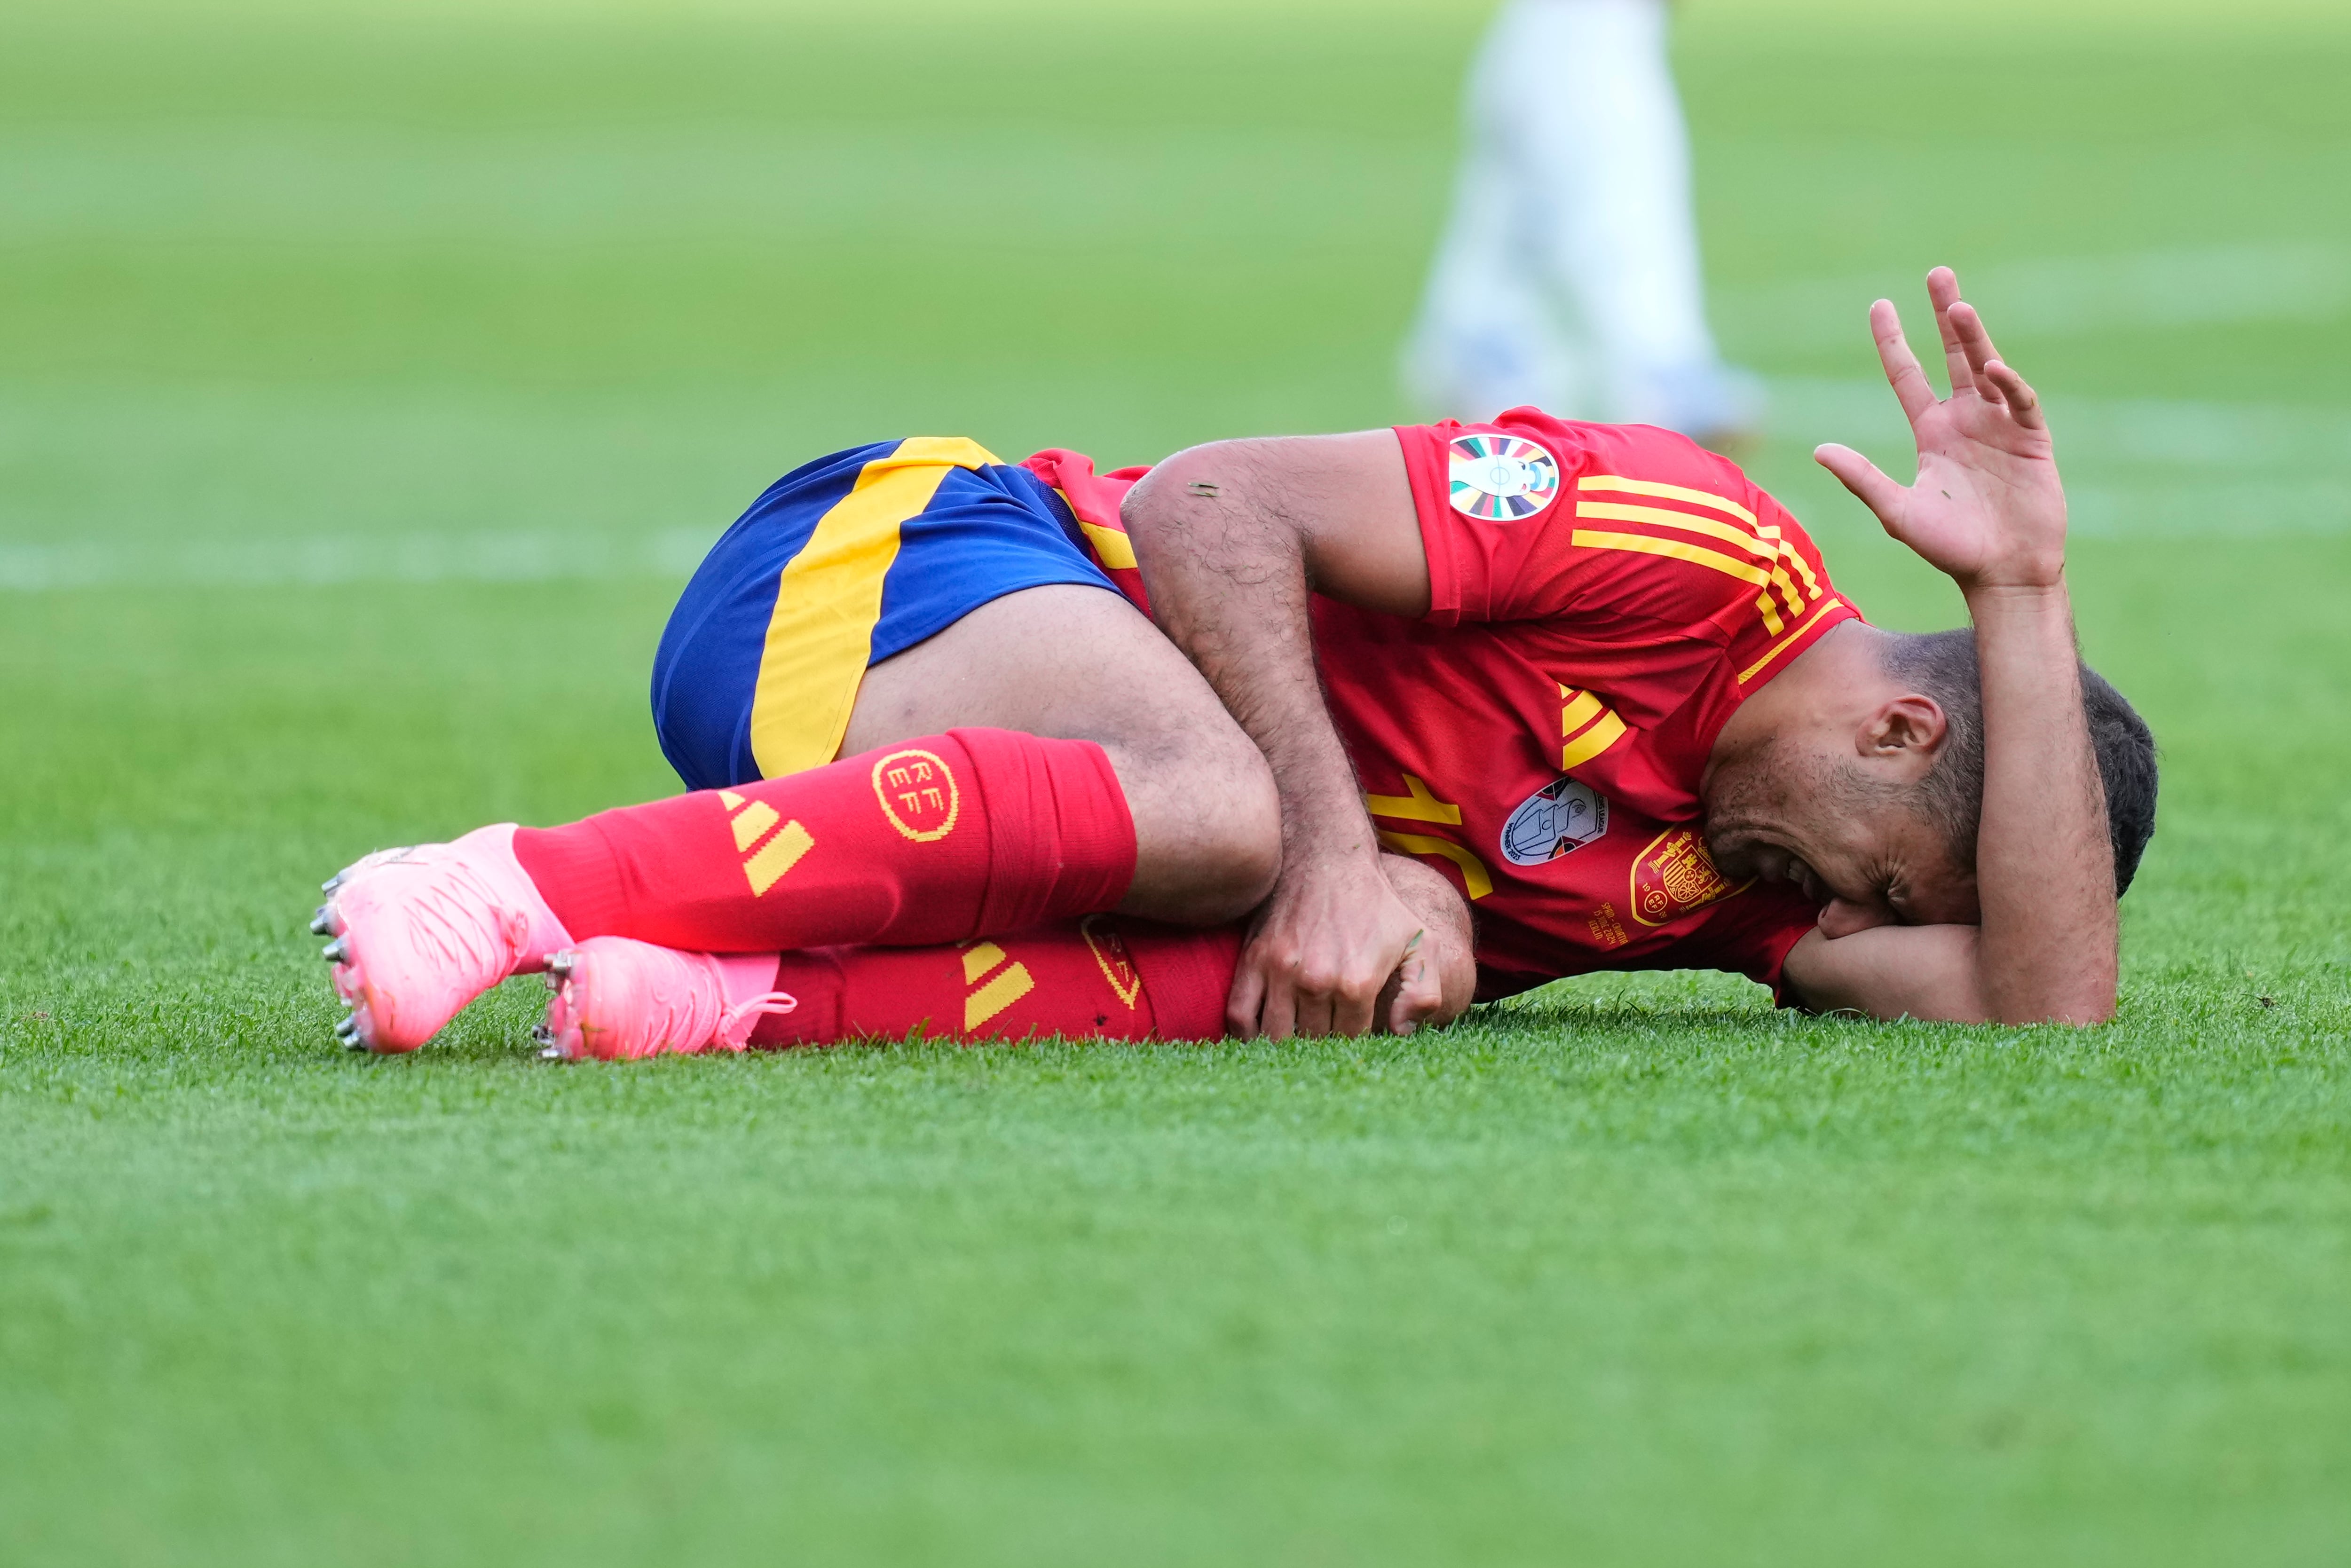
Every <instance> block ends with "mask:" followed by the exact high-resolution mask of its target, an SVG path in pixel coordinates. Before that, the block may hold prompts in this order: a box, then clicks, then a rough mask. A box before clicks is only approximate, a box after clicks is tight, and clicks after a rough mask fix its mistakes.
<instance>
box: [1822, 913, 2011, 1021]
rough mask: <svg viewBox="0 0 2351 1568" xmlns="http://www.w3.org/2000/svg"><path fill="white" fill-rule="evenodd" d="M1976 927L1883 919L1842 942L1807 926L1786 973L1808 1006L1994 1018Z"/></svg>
mask: <svg viewBox="0 0 2351 1568" xmlns="http://www.w3.org/2000/svg"><path fill="white" fill-rule="evenodd" d="M1978 936H1979V933H1978V930H1977V928H1976V927H1975V926H1972V925H1875V926H1872V927H1870V928H1869V929H1868V930H1866V931H1856V932H1855V933H1854V934H1853V935H1852V936H1839V937H1837V938H1835V939H1834V940H1831V939H1830V938H1829V937H1826V936H1822V935H1821V934H1820V933H1819V932H1818V931H1812V932H1807V933H1806V934H1805V935H1804V936H1803V937H1802V939H1801V940H1800V941H1798V942H1797V944H1796V945H1795V946H1794V947H1792V948H1791V949H1789V952H1788V962H1787V967H1786V968H1785V969H1784V970H1782V976H1783V977H1784V978H1785V980H1786V982H1787V984H1788V986H1789V987H1790V988H1792V990H1793V991H1794V992H1795V994H1796V996H1797V998H1798V999H1800V1000H1801V1001H1802V1002H1803V1004H1804V1005H1805V1006H1806V1007H1809V1008H1812V1009H1814V1010H1815V1011H1819V1012H1858V1013H1866V1014H1868V1015H1869V1016H1870V1017H1872V1018H1880V1019H1898V1018H1913V1019H1922V1020H1925V1021H1927V1022H1930V1023H1989V1022H1991V1021H1992V1018H1991V1009H1990V1008H1989V1007H1987V1006H1986V1003H1985V998H1984V995H1983V988H1982V986H1981V984H1980V981H1979V980H1978V978H1977V970H1976V941H1977V937H1978Z"/></svg>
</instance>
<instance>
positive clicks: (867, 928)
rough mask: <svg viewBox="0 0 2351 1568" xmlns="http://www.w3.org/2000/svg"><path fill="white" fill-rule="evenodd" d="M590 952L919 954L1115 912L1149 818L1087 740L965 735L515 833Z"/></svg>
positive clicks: (552, 903)
mask: <svg viewBox="0 0 2351 1568" xmlns="http://www.w3.org/2000/svg"><path fill="white" fill-rule="evenodd" d="M514 848H515V856H516V858H517V859H518V860H519V861H521V862H522V866H523V870H524V871H526V872H528V873H529V875H530V879H531V881H532V882H534V883H537V884H538V891H539V893H540V894H541V895H542V896H544V897H545V898H546V900H547V903H548V905H549V908H551V909H553V910H554V912H555V915H556V918H557V919H559V920H560V921H561V922H562V923H563V926H564V929H565V930H567V931H569V933H570V934H571V936H572V937H573V938H574V939H575V940H582V941H584V940H585V939H587V938H588V937H590V936H633V937H635V938H637V939H638V940H639V941H642V942H657V943H660V944H661V945H662V946H666V947H682V948H685V949H688V950H689V951H695V952H703V953H763V952H774V951H777V950H778V949H779V948H795V947H817V946H830V945H832V944H836V943H871V942H878V943H888V944H891V945H893V946H898V945H907V946H911V945H919V944H930V943H939V942H958V941H962V940H964V939H966V938H967V937H972V936H979V935H982V934H984V933H987V932H997V931H1018V930H1019V929H1021V928H1022V927H1024V926H1029V925H1038V924H1040V923H1042V922H1046V921H1053V920H1061V919H1066V918H1067V917H1069V916H1071V915H1085V914H1092V913H1093V912H1095V911H1099V910H1106V909H1109V908H1111V907H1113V905H1115V904H1117V903H1118V901H1119V900H1120V899H1121V898H1123V896H1125V894H1126V890H1127V886H1128V884H1129V883H1132V882H1133V881H1134V818H1133V817H1132V816H1130V815H1129V814H1128V811H1127V809H1126V796H1125V794H1124V793H1123V791H1122V790H1121V789H1119V785H1118V777H1117V775H1116V774H1114V773H1113V772H1112V771H1111V766H1110V758H1107V757H1105V756H1104V755H1103V754H1102V747H1099V746H1096V745H1094V744H1093V743H1092V742H1091V741H1083V740H1046V739H1043V738H1040V737H1037V736H1033V735H1021V734H1018V733H1016V732H1014V731H1011V730H1004V729H956V730H949V731H948V732H947V733H946V734H945V735H934V736H926V737H923V738H922V739H919V740H914V741H909V742H908V743H906V744H905V745H904V746H894V747H889V748H887V749H886V750H882V751H873V752H868V753H867V754H866V755H864V756H862V757H851V758H842V759H841V761H839V762H835V763H832V764H830V765H829V766H827V767H823V768H810V770H808V771H807V772H805V773H795V774H791V775H789V776H788V777H786V778H782V779H765V780H762V781H760V782H758V783H756V784H746V785H744V786H742V787H741V788H740V789H705V790H697V791H696V792H695V793H694V794H691V795H681V796H677V797H675V798H674V799H672V800H656V801H653V803H652V804H650V805H644V806H629V807H624V808H622V810H617V811H605V812H602V813H601V814H599V815H597V816H593V817H590V818H588V819H587V820H586V821H580V822H574V823H572V824H571V825H569V827H562V828H545V829H530V828H525V829H523V830H521V831H517V833H516V834H515V837H514Z"/></svg>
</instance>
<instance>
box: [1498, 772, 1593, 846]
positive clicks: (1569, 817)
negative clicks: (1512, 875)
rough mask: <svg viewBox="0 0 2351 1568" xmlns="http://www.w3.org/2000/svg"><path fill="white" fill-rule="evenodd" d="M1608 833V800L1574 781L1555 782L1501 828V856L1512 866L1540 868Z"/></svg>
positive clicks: (1541, 791) (1589, 787)
mask: <svg viewBox="0 0 2351 1568" xmlns="http://www.w3.org/2000/svg"><path fill="white" fill-rule="evenodd" d="M1606 831H1608V797H1606V796H1605V795H1603V794H1601V793H1599V792H1598V791H1597V790H1595V789H1593V788H1592V786H1590V785H1589V784H1579V783H1577V782H1576V781H1575V780H1574V779H1555V780H1553V781H1552V783H1549V784H1546V785H1544V786H1543V787H1542V788H1541V789H1538V790H1536V791H1535V792H1534V793H1533V794H1531V795H1530V796H1528V797H1527V798H1526V800H1525V802H1524V803H1523V804H1522V805H1520V807H1519V809H1518V810H1515V811H1513V812H1511V813H1510V821H1507V822H1505V823H1503V824H1502V855H1503V858H1505V859H1506V860H1508V861H1509V862H1510V863H1511V864H1512V865H1541V864H1542V863H1543V862H1545V861H1555V860H1557V859H1559V857H1560V856H1562V855H1563V854H1570V853H1573V852H1574V851H1577V850H1580V849H1582V848H1583V846H1584V845H1586V844H1588V843H1590V842H1591V841H1593V840H1594V839H1596V838H1598V837H1600V836H1601V835H1602V834H1603V833H1605V832H1606Z"/></svg>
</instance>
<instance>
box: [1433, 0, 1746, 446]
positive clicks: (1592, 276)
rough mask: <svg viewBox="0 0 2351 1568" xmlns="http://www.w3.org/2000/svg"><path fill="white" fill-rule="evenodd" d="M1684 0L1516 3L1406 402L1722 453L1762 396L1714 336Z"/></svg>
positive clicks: (1470, 121)
mask: <svg viewBox="0 0 2351 1568" xmlns="http://www.w3.org/2000/svg"><path fill="white" fill-rule="evenodd" d="M1666 26H1667V6H1666V3H1665V0H1510V3H1509V4H1507V5H1504V6H1503V8H1502V11H1501V14H1500V15H1499V16H1497V17H1496V18H1495V20H1494V23H1493V26H1492V27H1491V28H1490V29H1489V31H1488V33H1487V35H1486V39H1485V43H1484V45H1483V47H1481V48H1480V49H1479V54H1478V57H1477V60H1476V62H1475V63H1474V64H1473V65H1472V67H1471V68H1470V72H1469V81H1468V91H1467V95H1466V99H1465V102H1464V105H1463V130H1464V135H1465V138H1466V141H1467V148H1466V150H1465V152H1464V153H1463V156H1462V161H1461V167H1460V171H1459V173H1458V176H1457V182H1456V184H1455V188H1454V193H1453V212H1452V215H1451V218H1450V219H1449V221H1448V223H1447V227H1446V231H1445V235H1444V237H1443V239H1442V240H1441V241H1440V243H1439V244H1438V246H1437V262H1436V266H1435V267H1434V269H1433V270H1432V271H1431V273H1430V276H1429V280H1428V287H1427V290H1426V295H1425V297H1424V298H1423V300H1422V303H1421V309H1420V319H1419V321H1418V323H1417V324H1416V326H1415V327H1414V329H1413V332H1412V335H1411V338H1410V340H1408V341H1407V343H1406V345H1405V353H1404V380H1405V392H1406V393H1407V395H1409V396H1410V397H1411V398H1412V399H1413V400H1414V401H1415V402H1416V403H1418V404H1419V405H1420V406H1421V407H1422V408H1423V409H1424V410H1425V411H1426V412H1428V413H1434V414H1437V415H1440V416H1446V417H1451V418H1457V419H1464V420H1472V421H1476V420H1487V419H1491V418H1492V417H1493V416H1494V415H1495V414H1497V413H1500V412H1501V411H1502V410H1503V409H1506V408H1514V407H1518V406H1520V405H1522V404H1535V405H1538V406H1540V407H1542V408H1545V409H1548V410H1550V411H1551V412H1552V413H1556V414H1558V415H1561V416H1562V417H1567V418H1580V419H1604V420H1612V421H1619V422H1623V423H1638V424H1656V425H1663V426H1665V427H1666V428H1667V429H1669V430H1677V431H1679V432H1681V433H1682V434H1685V435H1688V436H1690V437H1693V438H1694V439H1696V440H1698V442H1700V443H1701V444H1705V445H1708V446H1713V447H1716V448H1718V449H1720V448H1723V447H1726V446H1735V445H1737V444H1740V442H1741V441H1742V440H1744V439H1745V438H1747V437H1748V436H1750V435H1751V434H1752V433H1753V432H1754V430H1755V428H1756V426H1757V424H1758V423H1759V422H1760V419H1761V414H1762V404H1763V398H1762V387H1761V383H1760V382H1758V381H1757V380H1756V379H1755V378H1754V377H1753V376H1751V375H1750V374H1748V373H1746V372H1744V371H1739V370H1736V369H1733V368H1732V367H1730V366H1728V365H1725V364H1724V363H1723V362H1722V360H1721V358H1720V357H1719V355H1718V354H1717V352H1716V351H1715V345H1714V338H1713V335H1712V334H1711V333H1710V332H1708V329H1707V324H1706V309H1705V298H1704V288H1703V284H1702V282H1701V278H1700V272H1699V267H1698V224H1697V218H1696V215H1695V214H1694V213H1693V212H1692V210H1691V197H1690V157H1689V136H1688V132H1687V130H1686V128H1685V127H1684V125H1683V122H1682V110H1681V100H1680V99H1679V97H1678V96H1677V94H1676V92H1675V90H1674V79H1673V72H1672V70H1671V68H1670V66H1669V65H1668V63H1667V57H1666Z"/></svg>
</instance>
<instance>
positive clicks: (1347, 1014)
mask: <svg viewBox="0 0 2351 1568" xmlns="http://www.w3.org/2000/svg"><path fill="white" fill-rule="evenodd" d="M1380 989H1381V982H1379V981H1376V980H1375V981H1373V982H1372V983H1371V984H1369V985H1363V984H1356V985H1353V986H1350V987H1348V988H1346V989H1344V990H1343V991H1341V992H1340V993H1339V994H1338V995H1336V996H1334V997H1332V998H1331V1032H1332V1033H1333V1034H1343V1035H1346V1036H1348V1037H1350V1038H1353V1036H1355V1035H1359V1034H1369V1033H1371V1032H1372V1019H1374V1017H1376V1016H1377V1013H1378V1008H1379V1001H1380Z"/></svg>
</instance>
